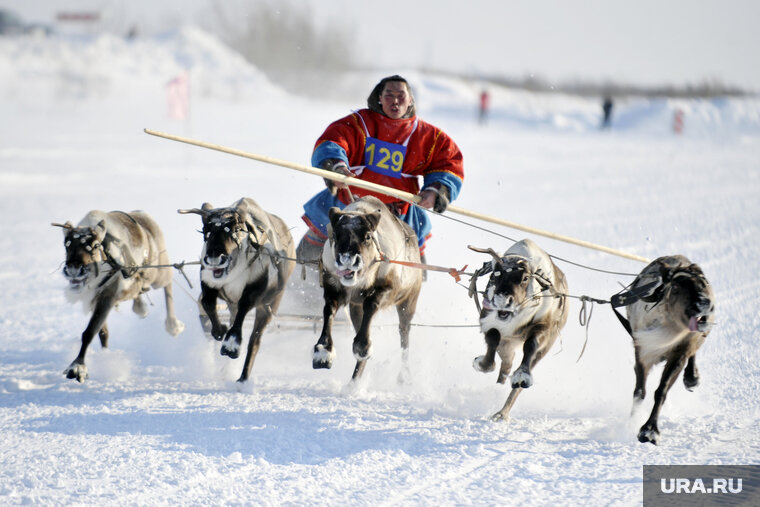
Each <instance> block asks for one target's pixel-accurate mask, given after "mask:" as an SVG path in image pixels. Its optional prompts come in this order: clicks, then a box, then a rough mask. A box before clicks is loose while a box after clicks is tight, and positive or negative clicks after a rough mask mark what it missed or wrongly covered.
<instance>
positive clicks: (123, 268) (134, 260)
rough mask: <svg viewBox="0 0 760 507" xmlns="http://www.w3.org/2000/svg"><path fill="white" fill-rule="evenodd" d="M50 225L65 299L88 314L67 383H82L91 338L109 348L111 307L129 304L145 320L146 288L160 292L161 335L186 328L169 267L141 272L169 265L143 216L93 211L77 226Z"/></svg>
mask: <svg viewBox="0 0 760 507" xmlns="http://www.w3.org/2000/svg"><path fill="white" fill-rule="evenodd" d="M52 225H54V226H57V227H62V228H63V235H64V245H65V247H66V263H65V265H64V267H63V276H64V277H66V279H67V280H68V281H69V286H68V289H67V290H66V296H67V299H68V300H69V301H71V302H81V303H82V304H83V305H84V308H85V311H92V316H91V318H90V322H89V324H88V325H87V328H85V330H84V332H83V333H82V346H81V348H80V350H79V354H78V355H77V357H76V358H75V359H74V361H73V362H72V363H71V365H69V367H68V368H66V370H64V372H63V373H64V374H65V375H66V377H67V378H71V379H77V380H78V381H79V382H83V381H84V380H85V379H86V378H87V377H88V373H87V366H85V363H84V357H85V354H86V353H87V347H88V346H89V345H90V342H92V339H93V338H94V337H95V334H96V333H97V334H98V336H99V337H100V344H101V346H103V347H107V346H108V327H107V326H106V318H107V317H108V313H109V312H110V311H111V308H113V307H114V305H116V304H118V303H121V302H123V301H129V300H132V310H133V311H134V312H135V313H136V314H138V315H139V316H140V317H145V316H146V315H147V314H148V307H147V305H146V303H145V301H144V299H143V297H142V295H143V294H144V293H145V292H147V291H148V290H150V289H151V288H152V289H160V288H162V287H163V289H164V295H165V300H166V330H167V331H168V332H169V333H170V334H171V335H172V336H176V335H178V334H179V333H181V332H182V330H183V329H184V327H185V326H184V324H182V322H180V321H179V320H177V318H176V317H175V315H174V299H173V297H172V268H171V267H166V268H145V269H141V267H142V266H155V265H163V266H165V265H168V264H169V257H168V255H167V253H166V245H165V242H164V236H163V234H162V233H161V229H159V227H158V224H156V222H155V221H154V220H153V219H152V218H151V217H150V216H149V215H148V214H147V213H145V212H142V211H132V212H130V213H125V212H123V211H111V212H109V213H106V212H104V211H98V210H93V211H90V212H89V213H87V215H85V217H84V218H83V219H82V221H81V222H79V224H78V225H77V226H76V227H74V226H72V225H71V222H66V223H65V224H56V223H54V224H52Z"/></svg>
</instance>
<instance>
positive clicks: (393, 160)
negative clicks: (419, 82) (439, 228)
mask: <svg viewBox="0 0 760 507" xmlns="http://www.w3.org/2000/svg"><path fill="white" fill-rule="evenodd" d="M311 163H312V165H313V166H315V167H320V168H322V169H325V170H328V171H333V172H337V173H341V174H346V175H350V176H353V177H355V178H359V179H360V180H364V181H368V182H372V183H377V184H380V185H384V186H386V187H391V188H395V189H398V190H403V191H405V192H409V193H411V194H418V195H419V196H420V197H421V198H422V200H421V201H420V203H419V204H420V206H422V207H424V208H428V209H429V208H433V209H434V210H435V211H436V212H438V213H442V212H443V211H445V210H446V208H447V206H448V205H449V202H450V201H453V200H454V199H456V198H457V196H458V195H459V190H460V189H461V187H462V181H463V178H464V166H463V158H462V152H461V151H460V150H459V148H458V147H457V145H456V144H455V143H454V141H453V140H452V139H451V138H450V137H449V136H448V135H446V134H445V133H444V132H443V131H442V130H441V129H439V128H437V127H435V126H433V125H431V124H429V123H427V122H425V121H423V120H421V119H419V118H418V117H417V115H416V110H415V104H414V95H413V94H412V90H411V88H410V87H409V83H408V82H407V81H406V79H404V78H403V77H401V76H398V75H395V76H390V77H386V78H384V79H382V80H381V81H380V82H379V83H378V84H377V85H376V86H375V88H374V89H373V90H372V93H370V95H369V98H368V99H367V108H366V109H360V110H358V111H354V112H353V113H351V114H350V115H348V116H346V117H344V118H341V119H339V120H337V121H335V122H333V123H331V124H330V125H329V126H328V127H327V129H326V130H325V131H324V133H323V134H322V135H321V136H320V137H319V139H317V142H316V145H315V147H314V152H313V154H312V157H311ZM420 179H422V189H421V190H420V182H419V180H420ZM325 184H326V185H327V188H326V189H325V190H323V191H321V192H319V193H318V194H317V195H315V196H314V197H313V198H311V199H310V200H309V201H308V202H307V203H306V204H304V211H305V213H304V215H303V220H304V221H305V222H306V224H307V225H308V227H309V230H308V231H307V232H306V234H305V235H304V236H303V239H301V242H300V244H299V245H298V250H297V252H298V260H299V262H304V261H312V260H316V259H318V258H319V257H320V256H321V253H322V247H323V245H324V243H325V240H326V239H327V224H328V223H329V218H328V210H329V209H330V208H331V207H333V206H337V207H338V208H341V209H343V208H344V207H345V206H346V205H347V204H348V203H350V202H351V201H352V199H353V197H354V196H355V197H357V198H358V197H363V196H365V195H374V196H375V197H377V198H379V199H380V200H381V201H382V202H384V203H385V204H386V206H387V207H388V209H390V210H391V211H392V212H393V213H394V214H395V215H396V216H397V217H399V218H400V219H401V220H403V221H404V222H406V223H407V224H409V225H410V226H411V227H412V229H413V230H414V232H415V233H416V234H417V238H418V244H419V248H420V253H423V252H424V248H425V241H426V240H427V239H428V238H429V236H430V231H431V228H432V226H431V223H430V218H429V217H428V215H427V213H426V212H425V211H424V210H421V209H419V208H418V207H417V206H411V205H410V204H408V203H406V202H404V201H399V200H398V199H397V198H395V197H391V196H388V195H385V194H379V193H375V192H372V191H369V190H365V189H362V188H358V187H351V189H350V191H349V189H348V188H347V187H346V186H345V185H339V184H336V183H334V182H333V181H331V180H327V179H325Z"/></svg>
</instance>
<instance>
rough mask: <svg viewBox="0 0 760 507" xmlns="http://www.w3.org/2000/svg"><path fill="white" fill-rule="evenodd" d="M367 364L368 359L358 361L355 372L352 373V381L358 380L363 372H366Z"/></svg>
mask: <svg viewBox="0 0 760 507" xmlns="http://www.w3.org/2000/svg"><path fill="white" fill-rule="evenodd" d="M365 366H367V360H366V359H365V360H363V361H356V366H355V367H354V373H353V375H351V381H352V382H357V381H358V380H359V379H360V378H361V376H362V374H363V373H364V367H365Z"/></svg>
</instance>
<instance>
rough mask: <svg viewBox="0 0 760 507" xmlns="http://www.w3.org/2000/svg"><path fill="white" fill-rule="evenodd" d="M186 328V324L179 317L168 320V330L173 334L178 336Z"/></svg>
mask: <svg viewBox="0 0 760 507" xmlns="http://www.w3.org/2000/svg"><path fill="white" fill-rule="evenodd" d="M184 330H185V324H184V323H183V322H182V321H181V320H179V319H170V320H167V321H166V332H167V333H169V334H170V335H172V336H177V335H178V334H180V333H181V332H182V331H184Z"/></svg>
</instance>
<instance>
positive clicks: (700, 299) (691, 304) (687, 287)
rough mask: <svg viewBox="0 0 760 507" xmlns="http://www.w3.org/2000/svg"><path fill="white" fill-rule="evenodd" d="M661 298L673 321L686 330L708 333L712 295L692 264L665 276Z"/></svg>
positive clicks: (708, 286) (711, 312)
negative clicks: (677, 321)
mask: <svg viewBox="0 0 760 507" xmlns="http://www.w3.org/2000/svg"><path fill="white" fill-rule="evenodd" d="M662 298H663V301H662V302H664V303H665V304H667V305H668V307H669V308H670V310H671V315H672V316H673V318H675V319H678V320H679V321H680V322H679V323H680V324H681V325H683V326H684V327H686V328H688V329H689V331H699V332H701V333H706V332H708V331H709V330H710V327H711V326H712V323H713V320H714V312H715V303H714V294H713V290H712V287H710V284H709V283H708V282H707V279H706V278H705V276H704V274H703V273H702V270H701V269H700V268H699V266H697V265H696V264H692V265H691V266H689V267H688V268H686V269H678V270H675V271H673V272H672V273H668V274H666V276H665V277H664V285H663V293H662Z"/></svg>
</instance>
